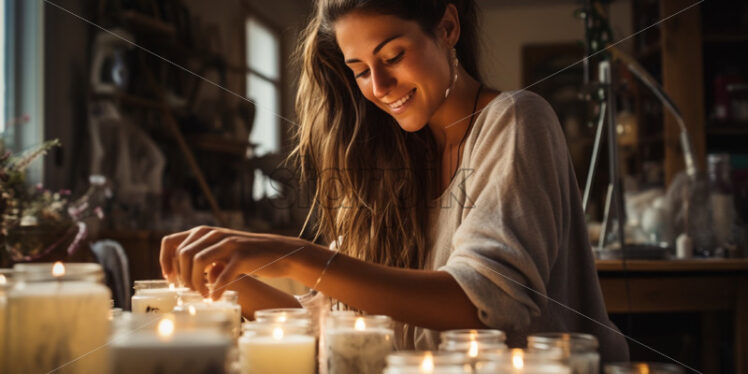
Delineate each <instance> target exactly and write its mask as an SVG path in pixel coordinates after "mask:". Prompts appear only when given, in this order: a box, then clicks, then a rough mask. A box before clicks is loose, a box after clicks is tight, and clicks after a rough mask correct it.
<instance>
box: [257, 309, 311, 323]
mask: <svg viewBox="0 0 748 374" xmlns="http://www.w3.org/2000/svg"><path fill="white" fill-rule="evenodd" d="M311 318H312V317H311V315H310V314H309V312H308V311H307V310H306V309H304V308H277V309H262V310H257V311H255V321H272V322H278V323H285V322H287V321H292V320H304V321H311Z"/></svg>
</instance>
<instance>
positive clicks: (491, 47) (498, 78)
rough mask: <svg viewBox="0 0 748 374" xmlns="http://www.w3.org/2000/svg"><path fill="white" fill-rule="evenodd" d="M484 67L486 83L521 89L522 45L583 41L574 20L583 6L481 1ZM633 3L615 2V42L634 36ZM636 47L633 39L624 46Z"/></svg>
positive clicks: (582, 27) (505, 88)
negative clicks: (577, 11)
mask: <svg viewBox="0 0 748 374" xmlns="http://www.w3.org/2000/svg"><path fill="white" fill-rule="evenodd" d="M479 4H480V7H481V9H482V11H481V13H480V18H481V19H480V22H481V27H482V34H483V43H484V47H483V52H482V53H483V54H482V56H481V68H482V69H483V70H482V71H483V76H484V80H485V81H486V83H488V84H489V85H491V86H492V87H495V88H498V89H501V90H513V89H518V88H521V87H522V60H521V59H522V56H521V51H522V46H523V45H525V44H546V43H553V42H574V41H582V40H583V39H584V25H583V24H582V22H581V21H580V20H578V19H576V18H575V17H574V11H575V10H576V9H578V8H579V7H580V6H579V5H578V4H576V2H568V1H558V2H549V1H541V2H539V1H506V0H504V1H482V2H480V3H479ZM631 23H632V22H631V2H630V0H618V1H614V2H613V4H612V5H611V25H612V27H613V33H614V38H615V40H619V39H621V38H624V37H625V36H628V35H630V34H631V32H632V31H631ZM621 46H623V47H624V48H631V47H632V46H633V38H632V39H631V40H630V41H628V42H625V43H623V44H621Z"/></svg>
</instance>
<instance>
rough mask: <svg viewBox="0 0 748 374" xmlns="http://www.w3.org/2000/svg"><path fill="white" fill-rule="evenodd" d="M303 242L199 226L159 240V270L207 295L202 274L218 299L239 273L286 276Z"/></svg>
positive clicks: (302, 246)
mask: <svg viewBox="0 0 748 374" xmlns="http://www.w3.org/2000/svg"><path fill="white" fill-rule="evenodd" d="M314 246H316V245H315V244H313V243H310V242H308V241H306V240H303V239H298V238H292V237H286V236H280V235H272V234H253V233H247V232H242V231H236V230H229V229H224V228H218V227H208V226H200V227H196V228H193V229H191V230H188V231H185V232H180V233H176V234H172V235H168V236H166V237H164V238H163V240H162V241H161V255H160V262H161V269H162V271H163V273H164V276H165V277H166V278H167V279H169V280H170V281H172V282H173V281H176V280H180V281H181V282H182V284H184V285H185V286H187V287H190V288H192V289H194V290H196V291H198V292H200V293H201V294H203V295H205V296H208V292H209V290H208V287H207V285H206V279H205V273H206V272H209V273H210V278H214V277H215V282H214V288H213V291H215V292H214V294H213V295H212V296H213V297H220V295H221V294H222V291H223V289H224V288H225V287H226V285H227V284H229V283H231V282H233V281H234V280H235V279H236V277H237V276H238V275H240V274H253V275H261V276H265V277H283V276H286V275H288V274H289V267H290V265H291V261H290V260H289V258H290V257H291V256H292V255H293V254H295V253H297V252H299V251H301V250H303V249H304V248H307V247H314Z"/></svg>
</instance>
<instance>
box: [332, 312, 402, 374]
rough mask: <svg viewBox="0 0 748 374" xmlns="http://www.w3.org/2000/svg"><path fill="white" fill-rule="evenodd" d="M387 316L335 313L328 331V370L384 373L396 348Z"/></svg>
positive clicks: (346, 373)
mask: <svg viewBox="0 0 748 374" xmlns="http://www.w3.org/2000/svg"><path fill="white" fill-rule="evenodd" d="M393 334H394V333H393V330H392V320H391V319H390V317H387V316H376V315H372V316H356V315H352V314H331V315H330V316H329V317H328V319H327V326H326V329H325V332H324V335H325V338H324V343H325V353H326V357H327V373H328V374H348V373H359V374H373V373H376V374H380V373H381V372H382V370H383V369H384V367H385V365H386V358H387V355H388V354H390V353H391V352H392V350H393Z"/></svg>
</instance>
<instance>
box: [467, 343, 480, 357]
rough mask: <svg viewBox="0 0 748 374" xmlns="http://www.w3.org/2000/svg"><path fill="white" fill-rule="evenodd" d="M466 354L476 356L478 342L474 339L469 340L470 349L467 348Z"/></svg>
mask: <svg viewBox="0 0 748 374" xmlns="http://www.w3.org/2000/svg"><path fill="white" fill-rule="evenodd" d="M468 356H470V357H473V358H475V357H478V342H476V341H475V340H473V341H471V342H470V349H468Z"/></svg>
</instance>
